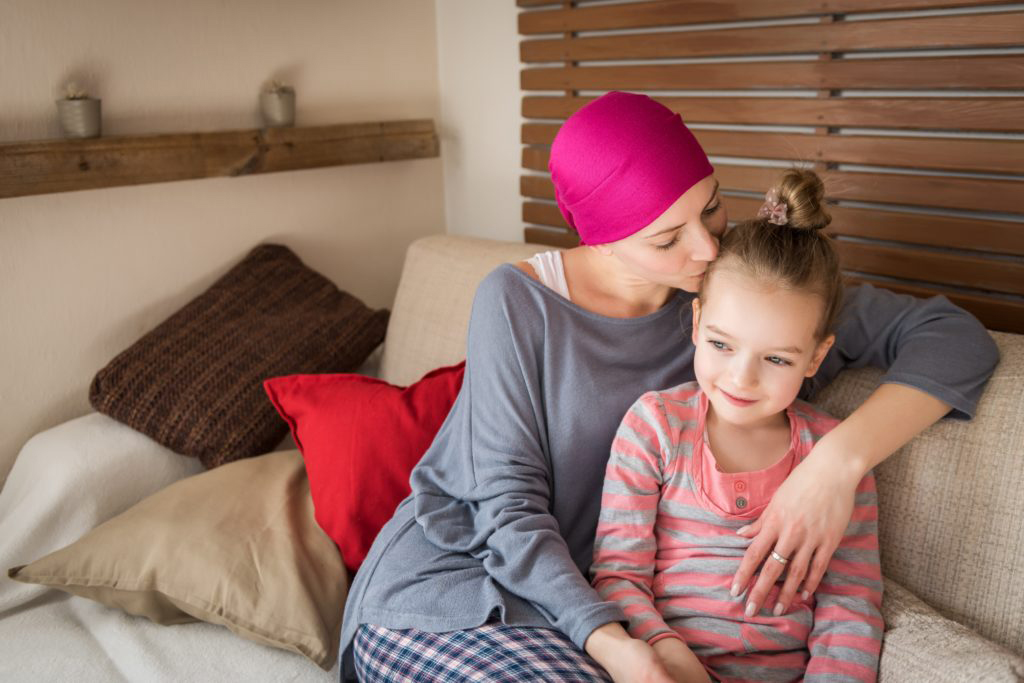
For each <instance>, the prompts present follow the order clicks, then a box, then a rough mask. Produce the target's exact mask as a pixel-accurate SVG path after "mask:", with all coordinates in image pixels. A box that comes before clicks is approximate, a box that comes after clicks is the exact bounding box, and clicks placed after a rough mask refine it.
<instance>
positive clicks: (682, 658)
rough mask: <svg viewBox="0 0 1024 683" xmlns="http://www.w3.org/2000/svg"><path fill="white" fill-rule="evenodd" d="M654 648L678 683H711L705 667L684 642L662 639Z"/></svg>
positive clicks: (675, 639) (676, 639)
mask: <svg viewBox="0 0 1024 683" xmlns="http://www.w3.org/2000/svg"><path fill="white" fill-rule="evenodd" d="M653 647H654V651H655V652H657V653H658V657H660V658H661V661H662V662H663V663H664V664H665V668H666V669H668V673H669V675H670V676H672V680H674V681H675V682H676V683H711V677H710V676H708V672H707V671H706V670H705V669H704V665H703V664H701V663H700V660H699V659H697V655H695V654H693V650H691V649H690V648H689V647H687V646H686V643H684V642H683V641H681V640H679V639H678V638H662V639H661V640H659V641H657V642H656V643H654V646H653Z"/></svg>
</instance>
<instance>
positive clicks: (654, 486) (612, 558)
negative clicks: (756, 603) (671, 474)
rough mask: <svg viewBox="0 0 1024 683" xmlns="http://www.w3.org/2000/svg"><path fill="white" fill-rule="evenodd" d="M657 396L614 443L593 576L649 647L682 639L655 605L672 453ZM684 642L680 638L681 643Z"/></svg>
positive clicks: (640, 405)
mask: <svg viewBox="0 0 1024 683" xmlns="http://www.w3.org/2000/svg"><path fill="white" fill-rule="evenodd" d="M655 396H656V395H655V394H644V395H643V396H641V397H640V399H639V400H638V401H637V402H636V403H634V404H633V406H632V407H631V408H630V409H629V412H628V413H626V416H625V417H624V418H623V420H622V424H620V425H619V429H618V431H617V432H616V434H615V440H614V441H613V442H612V449H611V458H610V459H609V460H608V467H607V469H606V470H605V480H604V490H603V492H602V494H601V516H600V518H599V520H598V524H597V540H596V541H595V543H594V564H593V565H592V566H591V569H590V573H591V578H592V583H593V585H594V588H596V589H597V592H598V593H599V594H600V595H601V597H602V598H604V599H605V600H614V601H615V602H617V603H618V604H619V605H621V606H622V609H623V611H624V612H625V613H626V616H627V617H629V626H628V630H629V635H631V636H633V637H634V638H637V639H639V640H645V641H647V642H648V643H654V642H656V641H658V640H661V639H663V638H679V635H678V634H677V633H676V632H675V631H674V630H673V629H672V628H670V627H669V626H668V624H666V623H665V620H664V618H662V616H661V613H660V612H659V611H658V608H657V607H656V606H655V604H654V592H653V590H652V582H653V580H654V568H655V567H654V558H655V553H656V551H657V541H656V539H655V534H654V527H655V522H656V520H657V517H658V502H659V500H660V499H661V485H662V483H663V476H662V472H663V471H664V470H663V466H662V463H664V462H665V457H666V455H667V454H666V449H667V448H669V444H668V438H667V431H668V421H667V419H666V417H665V414H664V412H663V411H662V410H660V409H659V405H658V401H657V399H656V398H655ZM680 639H681V638H680Z"/></svg>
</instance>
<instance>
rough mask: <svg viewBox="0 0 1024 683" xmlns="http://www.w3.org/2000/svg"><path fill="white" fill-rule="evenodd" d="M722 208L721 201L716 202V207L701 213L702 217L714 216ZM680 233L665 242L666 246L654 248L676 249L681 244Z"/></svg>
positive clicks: (661, 245) (660, 245)
mask: <svg viewBox="0 0 1024 683" xmlns="http://www.w3.org/2000/svg"><path fill="white" fill-rule="evenodd" d="M720 208H722V202H721V200H719V201H718V202H716V203H715V205H714V206H709V207H708V208H706V209H704V211H702V212H701V215H702V216H710V215H711V214H713V213H715V212H716V211H718V210H719V209H720ZM679 233H680V231H679V230H676V232H675V234H674V235H673V236H672V239H671V240H669V241H668V242H665V244H655V245H654V248H655V249H671V248H672V247H674V246H675V245H676V244H677V243H678V242H679Z"/></svg>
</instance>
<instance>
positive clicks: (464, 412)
mask: <svg viewBox="0 0 1024 683" xmlns="http://www.w3.org/2000/svg"><path fill="white" fill-rule="evenodd" d="M507 277H508V274H507V273H505V274H503V273H502V271H501V269H499V270H497V271H495V272H493V273H491V275H489V276H488V277H487V278H485V279H484V281H483V282H482V283H481V285H480V287H479V288H478V290H477V294H476V297H475V298H474V303H473V308H472V313H471V316H470V323H469V336H468V339H467V358H466V374H465V378H464V380H463V387H462V390H461V392H460V395H459V397H458V399H457V401H456V405H455V406H454V407H453V409H452V412H451V413H450V414H449V417H448V420H447V421H446V424H445V425H444V426H443V427H442V430H441V432H439V434H438V438H437V439H435V441H434V443H433V444H432V446H431V448H430V449H429V450H428V452H427V453H426V454H425V455H424V458H423V461H421V463H420V465H419V466H418V467H417V468H416V469H415V470H414V471H413V475H412V478H411V482H410V483H411V484H412V490H413V498H414V506H415V507H414V509H415V515H416V519H417V521H418V522H419V524H420V525H421V526H422V527H423V530H424V534H425V535H426V537H427V539H428V540H430V541H431V542H432V543H434V544H435V545H437V546H439V547H441V548H443V549H447V550H451V551H455V552H462V553H468V554H470V555H472V556H474V557H476V558H477V559H478V560H480V561H481V562H482V563H483V567H484V569H485V570H486V572H487V573H488V575H489V576H490V577H491V578H493V579H494V580H495V581H496V582H498V583H499V584H500V585H501V586H502V587H503V588H505V589H506V590H508V591H509V592H511V593H513V594H515V595H517V596H519V597H521V598H523V599H525V600H528V601H530V602H531V603H532V604H533V605H534V606H535V607H536V608H537V609H538V610H539V611H540V612H541V613H542V614H544V616H545V617H546V618H547V619H548V621H550V622H551V624H552V625H554V626H555V627H556V628H558V629H559V630H561V631H562V632H563V633H565V634H566V635H567V636H569V638H571V639H572V641H573V642H574V643H576V645H578V646H579V647H580V648H583V645H584V643H585V642H586V639H587V637H588V636H589V635H590V633H591V632H592V631H593V630H594V629H595V628H597V627H598V626H601V625H603V624H606V623H609V622H613V621H625V616H624V615H623V613H622V610H621V609H619V607H618V606H617V605H615V604H614V603H612V602H606V601H603V600H602V599H601V598H600V597H599V596H598V594H597V592H596V591H595V590H594V589H593V588H592V587H591V585H590V582H589V581H587V579H586V578H585V577H584V576H583V575H582V573H581V571H580V569H579V568H578V567H577V565H576V564H575V563H574V562H573V559H572V556H571V553H570V551H569V548H568V546H567V544H566V541H565V539H564V538H563V537H562V535H561V534H560V532H559V528H558V523H557V521H556V520H555V518H554V517H553V516H552V515H551V513H550V501H551V497H552V490H551V481H552V479H551V476H552V475H551V472H552V469H551V464H550V462H549V460H548V453H547V452H546V449H545V448H544V445H543V444H544V433H545V431H546V428H547V427H546V419H545V406H544V401H543V392H542V384H541V383H542V381H543V377H542V370H543V363H542V362H541V360H542V359H541V349H542V345H543V344H544V343H545V342H547V341H548V340H546V339H545V336H544V329H543V325H542V321H540V320H539V319H537V316H533V315H531V314H532V313H533V311H531V309H530V307H531V303H530V301H529V299H528V298H526V297H517V292H518V291H519V290H516V289H514V288H510V287H508V286H507V284H508V281H507Z"/></svg>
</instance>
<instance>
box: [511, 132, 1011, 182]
mask: <svg viewBox="0 0 1024 683" xmlns="http://www.w3.org/2000/svg"><path fill="white" fill-rule="evenodd" d="M558 128H559V126H558V124H553V123H525V124H523V128H522V142H523V143H524V144H527V145H549V144H551V141H552V140H553V139H554V137H555V134H556V133H557V132H558ZM693 134H694V135H695V136H696V137H697V140H698V141H699V142H700V144H701V146H702V147H703V148H704V150H705V151H706V152H707V153H708V154H716V155H721V156H737V157H752V158H757V159H793V160H797V161H823V162H840V163H849V164H874V165H878V166H905V165H906V164H908V163H912V164H913V166H914V167H915V168H933V169H939V170H948V171H982V172H990V173H1024V140H977V139H966V140H965V139H954V138H923V137H897V136H872V135H807V134H800V133H765V132H746V131H719V130H694V131H693Z"/></svg>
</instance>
